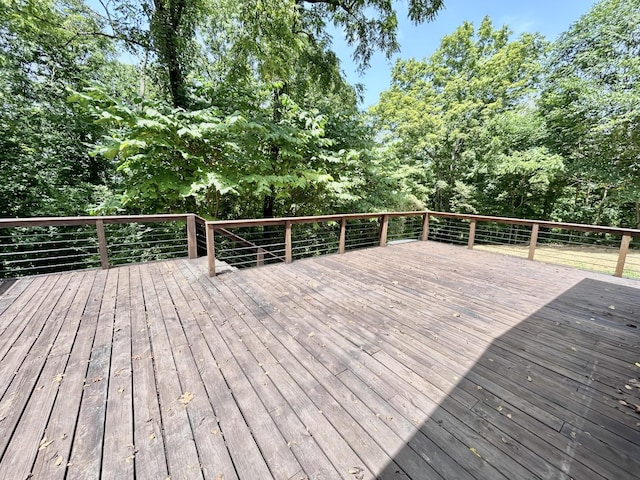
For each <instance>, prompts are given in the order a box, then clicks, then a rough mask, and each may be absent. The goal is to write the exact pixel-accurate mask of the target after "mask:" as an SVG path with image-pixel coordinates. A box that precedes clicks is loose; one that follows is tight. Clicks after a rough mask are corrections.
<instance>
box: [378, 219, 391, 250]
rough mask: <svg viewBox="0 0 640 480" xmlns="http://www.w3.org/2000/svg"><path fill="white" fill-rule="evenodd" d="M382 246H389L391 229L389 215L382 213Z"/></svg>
mask: <svg viewBox="0 0 640 480" xmlns="http://www.w3.org/2000/svg"><path fill="white" fill-rule="evenodd" d="M380 222H381V225H380V246H381V247H386V246H387V232H388V230H389V215H382V217H380Z"/></svg>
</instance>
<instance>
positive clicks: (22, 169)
mask: <svg viewBox="0 0 640 480" xmlns="http://www.w3.org/2000/svg"><path fill="white" fill-rule="evenodd" d="M94 28H96V25H95V19H94V18H92V17H87V16H86V15H84V14H83V13H82V11H81V5H80V4H79V3H78V2H73V1H70V2H65V3H63V4H60V5H56V4H55V3H54V2H53V1H49V0H45V1H35V0H15V1H11V2H8V3H2V4H1V5H0V79H1V80H0V102H1V103H2V105H3V110H2V114H1V115H0V129H1V130H2V132H3V134H2V136H0V166H1V168H0V216H33V215H60V214H75V213H84V211H85V209H84V207H85V206H86V205H87V204H89V203H91V201H92V197H93V194H94V185H99V184H103V183H104V182H105V181H106V172H107V171H108V170H109V165H108V163H107V162H105V161H104V160H103V159H100V158H94V157H91V156H89V155H88V150H89V149H88V148H87V147H86V143H87V142H89V141H91V140H92V139H93V138H96V137H98V136H100V135H101V131H100V128H99V127H97V126H95V125H92V124H91V122H90V121H88V119H87V117H86V116H82V115H78V114H76V112H74V111H73V110H72V109H71V108H70V107H69V106H68V104H67V103H66V96H67V92H66V88H68V87H73V86H75V87H79V86H80V84H81V83H82V81H83V80H84V79H91V78H96V76H97V75H99V72H101V71H106V70H114V68H113V66H112V65H111V66H109V67H107V68H105V66H106V65H107V64H108V63H109V62H110V60H109V57H108V55H109V52H110V45H109V43H108V42H107V41H106V40H105V39H104V38H98V37H89V36H83V35H81V32H85V31H90V30H91V31H92V30H93V29H94ZM103 69H104V70H103Z"/></svg>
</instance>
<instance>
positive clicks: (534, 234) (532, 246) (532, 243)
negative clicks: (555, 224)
mask: <svg viewBox="0 0 640 480" xmlns="http://www.w3.org/2000/svg"><path fill="white" fill-rule="evenodd" d="M539 229H540V225H538V224H537V223H534V224H533V227H532V228H531V239H530V240H529V256H528V257H527V258H529V260H533V256H534V255H535V254H536V243H538V230H539Z"/></svg>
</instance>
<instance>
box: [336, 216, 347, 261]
mask: <svg viewBox="0 0 640 480" xmlns="http://www.w3.org/2000/svg"><path fill="white" fill-rule="evenodd" d="M346 241H347V219H346V217H342V218H341V219H340V243H339V244H338V253H344V250H345V243H346Z"/></svg>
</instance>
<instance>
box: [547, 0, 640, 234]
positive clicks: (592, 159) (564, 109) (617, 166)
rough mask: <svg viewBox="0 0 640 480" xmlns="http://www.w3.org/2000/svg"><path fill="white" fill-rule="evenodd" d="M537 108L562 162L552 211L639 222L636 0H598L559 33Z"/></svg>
mask: <svg viewBox="0 0 640 480" xmlns="http://www.w3.org/2000/svg"><path fill="white" fill-rule="evenodd" d="M541 108H542V109H543V112H544V115H545V118H546V121H547V123H548V125H549V130H550V136H549V143H548V145H549V148H550V149H552V150H553V151H555V152H557V153H559V154H560V155H562V156H563V157H565V159H566V160H567V167H568V181H567V186H566V194H565V195H564V196H565V199H566V200H565V202H564V205H563V209H561V210H559V211H558V213H557V216H558V217H559V218H566V217H567V216H570V217H571V220H574V221H583V222H593V223H612V224H626V225H634V226H637V227H640V134H639V132H640V1H639V0H603V1H601V2H599V3H598V4H596V5H595V6H594V7H593V8H592V9H591V10H590V11H589V12H588V13H587V14H586V15H584V16H583V17H582V18H580V20H578V21H577V22H576V23H575V24H574V25H572V27H571V28H570V29H569V30H568V31H567V32H565V33H564V34H563V35H561V36H560V38H559V39H558V40H557V42H556V43H555V44H554V45H553V49H552V54H551V57H550V62H549V77H548V81H547V86H546V88H545V91H544V93H543V96H542V101H541Z"/></svg>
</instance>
